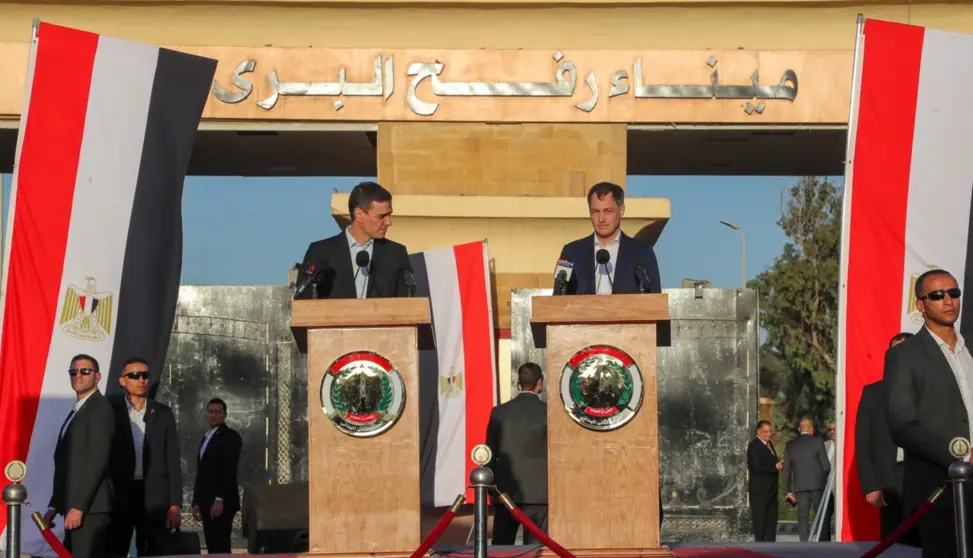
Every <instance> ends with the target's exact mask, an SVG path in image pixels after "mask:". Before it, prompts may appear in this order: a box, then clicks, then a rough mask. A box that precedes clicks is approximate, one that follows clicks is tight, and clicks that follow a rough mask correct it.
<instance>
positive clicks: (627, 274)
mask: <svg viewBox="0 0 973 558" xmlns="http://www.w3.org/2000/svg"><path fill="white" fill-rule="evenodd" d="M619 234H620V236H619V241H618V259H617V261H615V262H612V265H614V266H615V274H614V277H613V278H612V285H613V288H612V294H638V293H639V284H638V281H637V280H636V278H635V266H636V265H638V264H641V265H642V267H644V268H645V273H646V275H648V276H649V283H650V286H649V292H650V293H661V292H662V282H661V281H660V280H659V262H658V261H657V260H656V259H655V251H654V250H653V249H652V247H651V246H649V245H648V244H646V243H644V242H642V241H641V240H638V239H637V238H632V237H630V236H628V235H627V234H625V233H624V232H621V233H619ZM594 236H595V235H594V233H592V234H589V235H588V236H586V237H584V238H580V239H578V240H575V241H574V242H571V243H569V244H565V245H564V248H562V249H561V257H560V259H562V260H567V261H569V262H571V263H573V264H574V272H573V273H572V274H571V280H570V281H568V288H567V294H572V295H593V294H596V293H595V239H594ZM554 294H557V292H556V291H555V293H554Z"/></svg>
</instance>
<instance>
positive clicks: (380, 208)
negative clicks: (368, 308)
mask: <svg viewBox="0 0 973 558" xmlns="http://www.w3.org/2000/svg"><path fill="white" fill-rule="evenodd" d="M348 214H349V217H350V218H351V225H349V226H348V227H347V228H345V230H343V231H341V232H340V233H338V234H336V235H335V236H332V237H331V238H326V239H324V240H319V241H317V242H312V243H311V245H310V246H308V249H307V252H306V253H305V254H304V261H303V263H302V264H301V267H300V269H299V270H298V273H297V289H296V291H295V294H294V298H295V299H309V298H314V293H315V291H316V292H317V297H318V298H392V297H404V296H408V295H409V293H410V290H414V288H415V287H414V283H412V278H411V277H412V267H411V265H410V264H409V253H408V252H407V251H406V248H405V246H403V245H401V244H398V243H396V242H392V241H391V240H388V239H387V238H385V234H386V232H387V231H388V228H389V226H390V225H391V224H392V194H391V193H390V192H389V191H388V190H386V189H385V188H383V187H381V186H380V185H378V184H376V183H374V182H362V183H361V184H359V185H357V186H355V188H354V189H353V190H352V191H351V195H350V196H348Z"/></svg>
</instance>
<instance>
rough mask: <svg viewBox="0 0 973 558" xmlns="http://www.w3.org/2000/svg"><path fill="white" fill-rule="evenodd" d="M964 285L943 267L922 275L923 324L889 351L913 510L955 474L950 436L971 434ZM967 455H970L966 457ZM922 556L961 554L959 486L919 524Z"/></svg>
mask: <svg viewBox="0 0 973 558" xmlns="http://www.w3.org/2000/svg"><path fill="white" fill-rule="evenodd" d="M960 294H961V292H960V288H959V285H958V284H957V282H956V279H954V278H953V276H952V275H950V273H949V272H948V271H944V270H942V269H933V270H929V271H927V272H925V273H923V274H922V275H920V276H919V278H918V279H916V285H915V296H916V309H917V310H919V312H920V313H922V317H923V321H924V322H925V324H924V326H923V327H922V328H921V329H920V330H919V331H918V332H917V333H916V334H915V335H914V336H912V337H910V338H909V339H906V340H905V341H903V342H902V343H900V344H898V345H896V346H895V347H892V348H891V349H889V350H888V352H886V353H885V377H884V379H883V381H882V391H883V395H884V396H885V403H886V410H887V412H888V419H889V428H890V430H891V432H892V441H893V442H894V443H895V445H896V446H898V447H900V448H902V450H903V451H904V453H905V455H904V458H905V459H904V466H905V479H906V482H905V484H904V486H903V494H902V499H903V507H904V514H905V516H906V517H908V516H910V515H911V514H912V513H914V512H915V511H916V509H917V508H918V507H919V506H920V505H922V503H923V502H925V501H926V499H927V498H929V496H930V494H932V493H933V492H934V491H935V490H936V489H937V488H938V487H940V486H942V485H943V484H944V483H945V482H946V481H948V480H949V466H950V465H951V464H952V463H953V462H954V461H956V458H955V457H953V455H952V454H951V453H950V445H951V442H952V440H954V439H956V438H963V439H965V440H969V439H970V420H969V419H970V416H971V415H973V407H971V397H970V394H971V388H973V357H971V356H970V351H969V349H968V348H967V346H966V341H965V340H964V339H963V336H962V335H960V333H959V332H958V331H956V328H955V327H954V325H955V324H956V321H957V320H958V319H959V316H960ZM966 459H969V456H967V458H966ZM918 530H919V543H920V545H921V546H922V556H923V558H950V557H952V556H956V529H955V527H954V521H953V491H952V488H951V487H950V488H947V490H946V491H945V493H943V495H942V496H941V497H940V498H939V499H938V500H936V503H935V505H934V506H933V509H932V511H930V512H929V514H928V515H926V516H925V517H924V518H923V519H922V521H920V522H919V525H918Z"/></svg>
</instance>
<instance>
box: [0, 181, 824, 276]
mask: <svg viewBox="0 0 973 558" xmlns="http://www.w3.org/2000/svg"><path fill="white" fill-rule="evenodd" d="M366 179H371V180H374V177H361V178H240V177H190V178H188V179H187V180H186V186H185V194H184V196H183V230H184V252H183V271H182V283H183V284H185V285H280V284H284V283H286V281H287V271H288V269H289V268H290V267H291V266H292V265H293V264H294V263H296V262H298V261H299V260H301V258H302V257H303V256H304V250H305V249H306V248H307V245H308V243H309V242H311V241H313V240H317V239H320V238H324V237H327V236H331V235H333V234H335V233H336V232H337V231H338V228H337V225H335V222H334V220H333V219H332V218H331V215H330V209H329V208H330V205H329V202H330V199H331V196H330V192H331V189H332V188H337V189H338V190H339V191H341V192H348V191H349V190H350V189H351V188H352V187H353V186H354V185H355V184H356V183H358V182H359V181H361V180H366ZM795 180H796V179H795V178H793V177H717V176H700V177H688V176H687V177H679V176H648V177H647V176H633V177H629V179H628V186H627V193H628V195H629V196H632V197H663V198H668V199H669V200H670V201H671V204H672V218H671V219H670V220H669V223H668V224H667V225H666V227H665V229H664V230H663V232H662V236H661V237H660V238H659V241H658V243H657V244H656V253H657V255H658V258H659V267H660V270H661V273H662V286H663V287H664V288H674V287H679V286H680V283H681V280H682V279H683V278H694V279H707V280H709V281H711V282H712V283H713V287H716V288H737V287H740V284H741V270H740V267H741V248H742V247H741V238H740V233H739V232H738V231H734V230H732V229H729V228H727V227H725V226H723V225H721V224H720V221H721V220H726V221H730V222H733V223H736V224H738V225H740V226H741V227H742V228H743V229H744V230H745V231H746V233H747V276H748V279H750V278H753V276H754V275H756V274H757V273H759V272H760V271H761V270H763V269H764V268H765V267H767V266H768V265H770V264H771V263H772V262H773V259H774V257H775V256H777V255H778V254H780V252H781V249H782V248H783V246H784V243H785V242H786V240H787V239H786V237H785V236H784V234H783V233H782V232H781V230H780V228H779V227H778V226H777V224H776V223H777V219H778V218H779V216H780V205H781V194H782V192H784V191H785V190H786V188H788V187H789V186H791V185H792V184H793V183H794V182H795ZM833 180H834V182H835V183H837V184H840V183H841V178H840V177H836V178H834V179H833ZM9 196H10V176H9V175H3V211H4V215H6V213H7V207H8V202H9ZM6 225H7V219H6V218H5V219H4V229H6ZM392 226H393V228H394V227H395V220H394V218H393V221H392ZM623 227H624V224H623ZM4 232H5V231H4ZM564 240H565V242H567V241H569V240H574V239H572V238H565V239H564ZM443 241H444V244H445V243H447V242H448V239H443ZM553 265H554V263H553V262H552V263H551V266H552V269H553Z"/></svg>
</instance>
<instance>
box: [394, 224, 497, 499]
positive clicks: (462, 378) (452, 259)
mask: <svg viewBox="0 0 973 558" xmlns="http://www.w3.org/2000/svg"><path fill="white" fill-rule="evenodd" d="M410 259H411V262H412V269H413V270H414V272H415V278H416V296H426V297H429V301H430V304H431V306H432V329H433V335H434V337H435V346H436V350H435V351H420V355H419V439H420V446H421V452H422V456H421V464H420V471H421V472H420V485H421V487H422V502H423V505H427V506H448V505H450V504H452V503H453V500H455V499H456V495H457V494H460V493H463V492H466V486H467V484H469V482H468V480H469V476H470V471H471V470H472V469H473V462H472V460H471V459H470V452H471V450H472V449H473V447H474V446H476V445H477V444H482V443H485V442H486V428H487V423H488V422H489V421H490V411H492V410H493V407H494V406H495V405H496V404H497V398H498V394H499V380H498V377H497V365H496V360H497V359H496V352H495V351H496V346H495V342H496V341H495V338H494V330H493V304H492V293H493V289H492V288H491V282H490V264H489V256H488V255H487V243H486V241H482V242H472V243H469V244H461V245H459V246H452V247H449V248H440V249H437V250H428V251H426V252H421V253H418V254H413V255H411V256H410ZM472 498H473V496H472V493H469V494H467V500H468V501H470V502H472V501H473V500H472Z"/></svg>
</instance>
